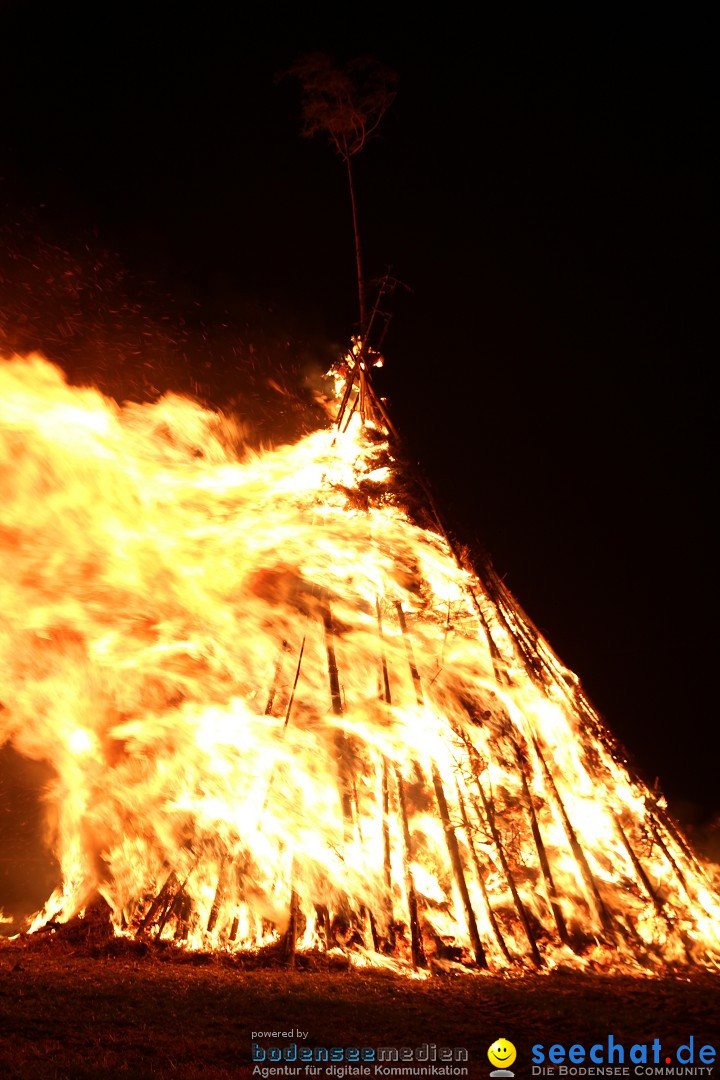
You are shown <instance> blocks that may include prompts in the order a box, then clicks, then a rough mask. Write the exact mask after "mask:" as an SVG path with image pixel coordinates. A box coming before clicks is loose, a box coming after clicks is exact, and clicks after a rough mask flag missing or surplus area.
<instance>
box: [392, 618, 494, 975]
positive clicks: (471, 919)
mask: <svg viewBox="0 0 720 1080" xmlns="http://www.w3.org/2000/svg"><path fill="white" fill-rule="evenodd" d="M395 610H396V611H397V615H398V622H399V623H400V629H401V631H402V635H403V641H404V642H405V651H406V655H407V659H408V665H409V667H410V674H411V676H412V680H413V685H414V687H415V696H416V699H417V703H418V705H421V706H422V705H424V695H423V689H422V682H421V680H420V672H419V671H418V669H417V665H416V663H415V656H414V653H413V647H412V641H411V639H410V634H409V631H408V627H407V622H406V620H405V612H404V611H403V608H402V604H401V603H400V602H399V601H396V602H395ZM431 773H432V781H433V787H434V789H435V798H436V799H437V804H438V808H439V810H440V818H441V821H442V824H443V832H444V833H445V843H446V845H447V849H448V855H449V856H450V863H451V865H452V868H453V874H454V877H455V884H456V885H457V889H458V892H459V893H460V899H461V902H462V905H463V910H464V912H465V921H466V924H467V930H468V935H469V937H470V943H471V945H472V949H473V954H474V956H475V961H476V963H477V964H478V966H479V967H483V968H486V967H487V957H486V956H485V950H484V949H483V946H482V942H481V941H480V934H479V932H478V928H477V920H476V918H475V912H474V911H473V906H472V903H471V901H470V894H469V893H468V887H467V882H466V881H465V871H464V869H463V864H462V858H461V856H460V847H459V845H458V841H457V836H456V835H455V829H454V827H453V825H452V822H451V821H450V812H449V810H448V804H447V799H446V797H445V790H444V788H443V784H442V778H441V776H440V773H439V771H438V767H437V765H436V764H435V762H434V761H433V762H432V763H431Z"/></svg>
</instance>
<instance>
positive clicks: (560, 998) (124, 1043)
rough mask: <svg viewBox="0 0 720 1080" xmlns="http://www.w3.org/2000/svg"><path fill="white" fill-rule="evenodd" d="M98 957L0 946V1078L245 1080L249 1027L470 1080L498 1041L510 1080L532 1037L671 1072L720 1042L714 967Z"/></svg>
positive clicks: (39, 943) (41, 943)
mask: <svg viewBox="0 0 720 1080" xmlns="http://www.w3.org/2000/svg"><path fill="white" fill-rule="evenodd" d="M92 951H93V950H91V949H88V947H87V946H86V945H80V946H78V945H73V944H68V943H67V942H59V941H57V940H56V941H52V942H49V941H47V940H41V939H39V938H34V939H30V940H28V939H27V938H25V939H18V940H16V941H8V942H4V943H2V944H0V1075H1V1076H3V1077H5V1076H7V1077H23V1078H30V1080H34V1078H35V1077H37V1078H46V1077H47V1078H50V1077H52V1078H58V1080H59V1078H65V1077H72V1078H87V1077H114V1076H128V1077H137V1078H142V1077H157V1076H176V1077H196V1076H197V1077H199V1076H202V1077H204V1078H206V1080H221V1078H225V1077H249V1076H252V1075H253V1071H252V1069H253V1066H252V1065H251V1063H250V1047H251V1042H252V1032H254V1031H258V1030H260V1029H263V1030H269V1029H274V1028H275V1029H280V1030H287V1029H288V1028H300V1029H301V1030H304V1031H307V1032H308V1036H307V1042H306V1045H308V1046H327V1047H332V1046H341V1047H348V1046H353V1045H354V1046H360V1047H363V1046H369V1047H378V1046H398V1047H402V1046H409V1047H417V1046H421V1045H422V1044H423V1043H435V1044H436V1045H437V1046H450V1047H458V1046H459V1047H465V1048H467V1050H468V1052H469V1069H468V1073H467V1074H466V1075H467V1076H469V1077H471V1078H474V1077H485V1076H487V1075H488V1073H489V1071H490V1070H489V1066H488V1062H487V1056H486V1054H487V1048H488V1046H489V1045H490V1044H491V1043H492V1042H494V1041H495V1039H497V1038H499V1037H505V1038H508V1039H510V1040H511V1041H513V1042H514V1043H515V1045H516V1047H517V1051H518V1060H517V1062H516V1063H515V1066H514V1072H515V1075H516V1076H517V1077H524V1076H530V1075H531V1064H530V1052H531V1047H532V1046H533V1045H534V1044H536V1043H543V1044H544V1045H545V1048H546V1051H547V1048H548V1047H549V1046H550V1045H551V1044H552V1043H554V1042H559V1043H562V1044H564V1045H565V1046H566V1047H569V1046H570V1045H571V1044H573V1043H581V1044H583V1045H585V1046H586V1047H588V1048H589V1047H590V1046H591V1045H593V1044H595V1043H602V1044H606V1043H607V1038H608V1035H609V1034H612V1035H613V1037H614V1040H615V1042H616V1043H618V1042H620V1043H623V1044H624V1045H625V1048H626V1053H627V1052H629V1048H630V1046H631V1045H633V1044H635V1043H651V1042H652V1040H653V1039H654V1038H656V1037H657V1038H659V1039H660V1043H661V1046H662V1050H663V1057H664V1056H665V1054H666V1053H667V1054H668V1055H671V1056H672V1061H673V1064H676V1062H675V1053H676V1051H677V1048H678V1047H679V1046H680V1045H681V1044H687V1043H688V1041H689V1037H690V1036H691V1035H692V1036H694V1040H695V1048H696V1053H697V1049H699V1047H701V1046H703V1045H706V1044H708V1043H710V1044H712V1045H713V1046H715V1047H717V1045H718V1043H720V978H719V977H718V975H717V974H712V973H708V972H695V973H693V974H691V975H688V974H687V973H685V974H682V973H674V974H671V975H670V974H669V975H668V976H666V977H664V978H662V979H657V978H647V979H642V978H634V977H630V976H615V977H611V976H601V975H580V974H574V973H556V974H554V975H552V976H526V977H523V978H517V979H503V978H498V977H493V976H474V975H472V974H467V975H457V976H440V977H433V978H429V979H425V980H416V979H411V978H405V977H401V976H397V975H390V974H386V973H383V972H368V973H363V972H360V971H357V970H354V971H343V970H337V971H329V970H311V971H302V972H301V971H289V970H287V969H281V968H264V969H255V970H251V969H249V968H245V969H243V968H239V967H237V966H230V965H229V964H228V962H227V961H225V962H223V961H222V960H221V959H220V958H218V957H211V956H202V957H200V956H193V955H192V954H188V953H181V952H178V951H176V950H174V949H171V950H168V951H166V952H165V953H158V952H157V951H153V950H148V951H147V952H145V954H144V955H143V954H141V952H140V951H139V950H138V949H137V947H136V946H134V945H128V946H127V947H126V946H125V944H124V943H120V944H119V945H118V947H117V949H116V950H115V951H116V954H115V955H108V952H109V951H113V950H108V949H105V950H95V952H96V953H97V955H92ZM259 1041H260V1044H261V1045H262V1044H263V1040H259ZM272 1041H273V1040H270V1042H271V1043H272ZM265 1044H266V1045H268V1041H267V1040H265ZM661 1060H662V1059H661ZM695 1060H696V1063H697V1060H698V1059H697V1056H696V1058H695ZM256 1075H261V1074H256ZM280 1075H282V1074H280ZM296 1075H299V1076H300V1077H303V1080H304V1075H305V1074H304V1073H303V1071H302V1069H301V1071H300V1073H299V1074H296ZM316 1075H318V1076H320V1077H321V1078H322V1080H324V1078H325V1076H329V1075H332V1074H329V1073H326V1072H325V1068H324V1067H323V1068H322V1071H321V1072H320V1073H318V1074H316ZM369 1075H371V1076H372V1075H375V1074H374V1067H371V1072H370V1074H369ZM397 1075H399V1076H401V1075H404V1076H409V1075H411V1074H409V1073H405V1074H397ZM417 1075H418V1076H419V1075H421V1074H419V1073H418V1074H417ZM556 1075H557V1072H556ZM629 1075H631V1076H632V1075H635V1073H634V1066H633V1065H631V1066H630V1074H629ZM336 1076H337V1074H336ZM346 1080H347V1077H346Z"/></svg>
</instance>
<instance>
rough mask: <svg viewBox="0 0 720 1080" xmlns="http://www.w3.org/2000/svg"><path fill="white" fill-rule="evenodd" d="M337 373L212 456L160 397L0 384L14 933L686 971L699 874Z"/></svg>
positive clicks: (184, 406)
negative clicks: (282, 425)
mask: <svg viewBox="0 0 720 1080" xmlns="http://www.w3.org/2000/svg"><path fill="white" fill-rule="evenodd" d="M343 374H344V385H343V380H342V379H340V376H338V397H337V401H338V402H339V403H340V404H339V407H336V415H335V421H336V422H335V423H334V424H333V425H332V426H328V427H327V428H326V429H321V430H318V431H315V432H314V433H312V434H310V435H308V436H306V437H304V438H303V439H301V440H300V441H299V442H298V443H296V444H295V445H292V446H282V447H279V448H276V449H272V450H268V451H266V452H265V453H257V452H252V453H248V454H247V456H245V457H244V458H243V459H242V460H239V459H238V457H237V453H236V450H235V449H233V447H235V446H236V445H237V442H236V440H233V438H232V437H231V432H230V424H229V421H228V420H226V419H225V418H223V417H221V416H219V415H218V414H216V413H213V412H210V411H207V410H204V409H202V408H201V407H200V406H198V405H196V404H194V403H192V402H190V401H188V400H186V399H183V398H179V397H174V396H172V395H169V396H166V397H164V398H162V399H161V400H160V401H158V402H157V403H155V404H151V405H142V406H141V405H134V404H126V405H124V406H122V407H120V406H118V405H117V404H115V403H114V402H112V401H110V400H109V399H106V398H104V397H103V396H102V395H101V394H100V393H99V392H98V391H96V390H92V389H78V388H72V387H70V386H68V385H67V384H66V382H65V380H64V378H63V376H62V374H61V373H60V372H59V370H58V369H56V368H54V367H53V366H52V365H51V364H49V363H48V362H47V361H45V360H43V359H41V358H39V357H30V358H28V359H18V358H15V359H13V360H11V361H7V362H5V363H3V364H2V366H1V367H0V382H1V383H2V391H1V393H2V413H1V416H0V448H1V453H2V458H1V468H2V488H3V500H2V509H1V510H0V514H1V517H0V550H1V552H2V559H3V565H4V568H5V573H4V575H3V580H2V585H1V586H0V589H1V590H2V591H1V593H0V611H1V612H2V624H1V629H0V700H1V701H2V702H3V705H4V709H3V710H2V711H0V741H8V740H9V741H10V742H11V743H12V745H13V746H14V747H15V749H16V750H17V751H18V752H20V753H22V754H24V755H26V756H28V757H30V758H33V759H37V760H43V761H47V762H49V763H51V764H52V766H53V768H54V770H55V774H56V775H55V779H54V780H53V782H52V784H51V786H50V788H49V790H48V791H47V795H46V799H47V807H48V818H49V822H50V827H51V831H52V842H53V848H54V850H55V852H56V853H57V858H58V860H59V862H60V866H61V870H62V879H63V883H62V887H61V888H60V889H59V890H57V891H56V892H55V893H54V894H53V895H52V896H51V897H50V898H49V899H48V901H47V903H46V904H45V906H44V908H43V910H42V911H41V912H39V913H38V914H37V915H36V916H35V918H34V920H33V921H32V929H34V930H37V929H39V928H40V927H42V926H44V925H48V924H49V923H51V922H52V921H54V922H55V923H58V922H65V921H67V920H69V919H70V918H71V917H73V916H75V915H77V914H78V913H81V912H82V911H83V910H84V909H85V908H86V907H87V906H88V905H89V904H90V903H91V901H92V900H93V899H94V898H96V897H97V896H98V895H99V896H101V897H103V898H104V900H105V901H106V902H107V904H108V905H109V908H110V911H111V913H112V920H113V924H114V927H115V931H116V933H117V934H125V935H147V936H149V937H156V938H163V939H174V940H176V941H178V942H181V943H183V944H185V945H186V946H187V947H190V948H201V947H202V948H215V949H221V948H222V949H229V950H239V949H244V950H248V949H252V950H260V949H263V948H269V947H272V948H274V949H276V950H277V949H280V950H281V951H282V953H283V955H285V956H286V957H289V958H292V957H293V956H294V955H295V954H296V953H297V952H300V951H303V950H309V949H322V950H326V951H328V952H330V953H332V952H337V953H338V954H345V955H348V956H349V957H350V958H351V960H352V962H353V963H355V964H357V965H374V966H380V965H384V966H393V967H395V968H404V969H406V970H408V971H415V972H420V971H422V970H425V969H427V968H428V967H432V966H433V965H440V966H443V965H444V966H445V967H451V966H452V965H453V964H462V965H464V966H466V967H471V968H490V969H492V970H495V971H504V970H509V969H511V968H516V967H520V968H522V967H546V968H550V969H552V968H553V967H555V966H557V965H559V964H562V965H565V966H573V967H576V968H583V967H588V966H594V967H598V968H601V969H604V970H615V971H623V970H624V971H632V970H636V969H638V968H645V969H655V968H662V967H664V966H666V965H668V964H676V963H680V964H682V963H695V964H703V965H708V966H715V965H717V963H718V960H720V930H719V929H718V927H719V926H720V901H718V898H717V895H716V893H715V891H714V887H713V883H712V881H711V877H710V874H709V871H708V868H707V867H705V866H704V865H703V864H702V863H701V862H700V861H699V859H698V858H697V857H696V856H695V855H694V853H693V852H692V851H691V849H690V848H689V846H688V844H687V842H686V841H685V839H684V838H683V836H682V834H681V833H680V832H679V831H678V829H677V828H676V827H675V825H674V824H673V822H672V820H671V819H670V818H669V816H668V815H667V812H666V809H665V805H664V802H663V800H662V799H660V798H658V797H657V796H656V795H655V794H654V793H653V792H651V791H649V790H648V789H647V788H646V787H645V786H643V784H642V783H641V782H640V781H639V780H638V779H637V778H636V777H635V776H634V775H632V774H631V773H630V772H629V771H628V769H627V767H626V765H625V763H624V761H623V758H622V753H621V751H620V750H619V748H618V747H617V745H616V744H615V742H614V741H613V739H612V737H611V736H610V734H609V733H608V731H607V729H606V728H605V727H604V726H603V724H602V723H601V721H600V719H599V717H598V716H597V715H596V713H595V712H594V711H593V709H592V707H591V706H590V704H589V703H588V701H587V700H586V699H585V697H584V695H583V693H582V690H581V688H580V685H579V682H578V680H577V678H576V677H575V676H574V675H573V674H572V673H571V672H569V671H567V670H566V669H565V668H564V667H563V665H562V664H561V663H560V661H559V660H558V658H557V657H556V656H555V654H554V653H553V652H552V650H551V649H550V647H549V646H548V644H547V642H545V641H544V639H543V638H542V636H541V635H540V634H539V633H538V631H537V630H536V629H535V628H534V626H533V625H532V623H531V622H530V620H529V619H528V618H527V616H526V615H525V614H524V612H523V611H522V609H521V608H520V607H519V606H518V604H517V603H516V601H515V600H514V598H513V597H512V596H511V595H510V593H509V592H508V590H507V589H506V588H505V586H504V585H503V583H502V582H501V581H500V580H499V579H498V578H497V576H496V575H495V574H494V573H493V571H492V569H491V568H490V567H487V566H486V567H483V568H482V569H481V572H480V574H479V575H477V574H476V573H474V572H472V571H471V570H470V569H469V568H466V567H465V566H463V565H462V563H461V561H460V560H459V559H458V558H457V556H456V553H455V552H454V551H453V548H452V545H451V543H450V542H449V540H448V539H447V537H446V536H445V535H444V533H443V531H442V528H441V526H440V524H439V522H438V523H437V526H436V527H430V528H427V527H422V526H421V524H419V523H418V515H417V514H416V513H411V511H410V509H409V506H410V501H409V499H408V498H406V497H405V491H406V488H405V486H404V485H405V483H406V481H405V478H403V477H401V476H400V475H399V470H398V467H397V464H396V461H395V459H394V456H393V455H394V450H395V448H394V441H393V431H392V425H391V423H390V421H389V418H388V417H387V415H386V414H385V411H384V408H383V406H382V403H381V402H380V401H379V400H378V399H377V397H376V396H375V394H374V393H373V390H372V387H371V385H370V383H369V381H368V379H367V376H366V373H365V371H364V365H363V363H362V361H361V360H360V359H359V356H358V349H357V347H356V350H355V353H354V354H350V355H349V357H348V358H347V359H346V363H345V365H344V367H343ZM423 524H427V522H423Z"/></svg>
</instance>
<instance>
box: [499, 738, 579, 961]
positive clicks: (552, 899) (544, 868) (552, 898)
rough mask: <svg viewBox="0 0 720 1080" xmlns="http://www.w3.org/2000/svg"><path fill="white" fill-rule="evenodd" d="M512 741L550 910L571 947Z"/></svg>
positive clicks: (522, 767)
mask: <svg viewBox="0 0 720 1080" xmlns="http://www.w3.org/2000/svg"><path fill="white" fill-rule="evenodd" d="M510 741H511V743H512V745H513V747H514V748H515V757H516V759H517V763H518V769H519V770H520V779H521V781H522V787H523V797H524V799H525V806H526V807H527V812H528V815H529V817H530V829H531V831H532V835H533V840H534V841H535V850H536V851H537V854H538V860H539V862H540V870H541V872H542V876H543V880H544V882H545V891H546V893H547V898H548V903H549V904H550V910H551V911H552V914H553V919H554V920H555V926H556V927H557V932H558V936H559V938H560V940H561V941H562V942H563V944H565V945H569V944H570V938H569V935H568V931H567V925H566V923H565V917H564V915H563V913H562V908H561V907H560V903H559V899H558V894H557V889H556V888H555V881H554V879H553V876H552V870H551V869H550V860H549V859H548V855H547V851H546V849H545V843H544V841H543V838H542V833H541V832H540V824H539V822H538V819H537V814H536V813H535V804H534V802H533V797H532V792H531V791H530V785H529V784H528V779H527V774H526V771H525V762H524V760H523V757H522V754H521V752H520V747H519V746H518V744H517V742H516V741H515V739H514V738H513V737H512V736H511V737H510Z"/></svg>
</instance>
